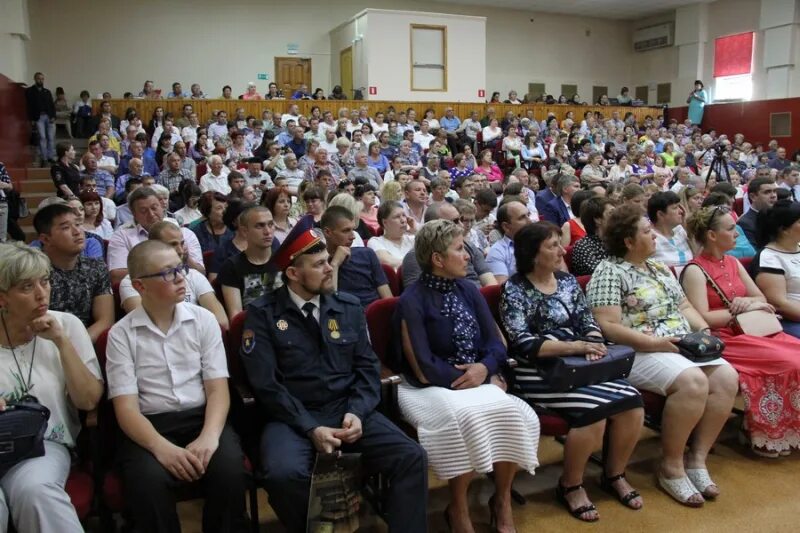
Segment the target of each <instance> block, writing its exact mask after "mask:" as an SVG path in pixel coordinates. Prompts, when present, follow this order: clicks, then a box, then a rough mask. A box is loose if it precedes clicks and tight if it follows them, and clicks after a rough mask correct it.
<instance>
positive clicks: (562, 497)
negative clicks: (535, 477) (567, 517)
mask: <svg viewBox="0 0 800 533" xmlns="http://www.w3.org/2000/svg"><path fill="white" fill-rule="evenodd" d="M582 488H583V484H581V485H573V486H572V487H565V486H563V485H562V484H561V481H559V482H558V486H557V487H556V498H557V499H558V501H559V502H561V504H562V505H563V506H564V507H566V508H567V511H568V512H569V514H571V515H572V516H573V517H575V518H577V519H578V520H580V521H581V522H597V521H598V520H600V517H599V516H595V517H594V518H592V519H586V518H582V517H581V515H582V514H584V513H589V512H592V511H597V507H595V506H594V504H593V503H590V504H589V505H582V506H580V507H578V508H577V509H573V508H572V507H571V506H570V504H569V502H568V501H567V494H569V493H570V492H575V491H576V490H580V489H582Z"/></svg>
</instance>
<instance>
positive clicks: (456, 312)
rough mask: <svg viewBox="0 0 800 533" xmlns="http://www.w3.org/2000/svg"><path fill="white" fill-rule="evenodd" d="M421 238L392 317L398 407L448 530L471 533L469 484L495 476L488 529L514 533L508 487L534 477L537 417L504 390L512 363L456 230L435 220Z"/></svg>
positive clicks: (518, 399)
mask: <svg viewBox="0 0 800 533" xmlns="http://www.w3.org/2000/svg"><path fill="white" fill-rule="evenodd" d="M417 239H418V240H417V243H416V246H415V247H414V253H415V255H416V259H417V262H418V263H419V265H420V267H421V269H422V274H421V275H420V277H419V279H418V280H417V281H416V282H414V283H412V284H411V285H410V286H409V287H407V288H406V290H405V291H404V292H403V295H402V296H401V297H400V300H399V301H398V304H397V310H396V311H395V315H394V317H393V319H392V326H393V331H394V335H395V337H394V338H395V345H396V346H397V350H396V353H395V354H394V357H393V365H392V366H393V367H394V369H395V370H396V371H398V372H401V373H402V374H403V375H404V376H405V380H404V382H403V383H401V384H400V386H399V389H398V404H399V407H400V410H401V412H402V414H403V417H404V418H405V419H406V420H408V421H409V423H410V424H411V425H412V426H414V428H416V430H417V434H418V435H419V441H420V444H422V447H423V448H425V451H426V452H427V454H428V459H429V461H430V465H431V467H432V468H433V471H434V473H435V474H436V476H437V477H438V478H439V479H443V480H447V482H448V485H449V488H450V503H449V504H448V505H447V507H446V509H445V521H446V522H447V524H448V528H449V529H452V530H453V531H458V532H463V533H465V532H472V531H473V527H472V522H471V519H470V513H469V498H468V490H469V485H470V481H471V480H472V479H473V478H474V477H475V474H476V473H479V474H480V473H488V472H493V473H494V481H495V493H494V495H493V496H492V497H491V498H490V499H489V516H490V525H491V527H492V529H493V530H495V531H504V532H505V531H514V517H513V514H512V508H511V483H512V481H513V479H514V475H515V473H516V472H517V471H518V470H520V469H521V470H526V471H528V472H531V473H533V471H534V469H535V468H536V467H537V466H538V458H537V452H538V445H539V419H538V418H537V417H536V413H535V412H534V411H533V409H532V408H531V407H530V406H529V405H527V404H526V403H525V402H524V401H523V400H521V399H520V398H517V397H515V396H511V395H509V394H507V392H506V389H507V385H506V381H505V379H504V377H503V371H504V369H505V366H506V361H507V358H508V356H507V354H506V349H505V346H504V345H503V341H502V339H501V337H500V330H499V328H498V327H497V324H496V323H495V321H494V319H493V318H492V312H491V311H490V309H489V306H488V305H487V303H486V300H484V298H483V296H481V294H480V292H479V291H478V289H477V287H476V286H475V285H474V284H472V283H470V282H469V281H466V280H465V279H464V278H465V276H466V274H467V263H468V260H469V254H468V253H467V251H466V250H465V248H464V236H463V230H462V229H461V227H460V226H458V225H457V224H454V223H453V222H450V221H449V220H441V219H440V220H434V221H432V222H429V223H427V224H425V225H424V226H423V227H422V228H421V229H420V230H419V235H418V237H417ZM370 242H371V241H370Z"/></svg>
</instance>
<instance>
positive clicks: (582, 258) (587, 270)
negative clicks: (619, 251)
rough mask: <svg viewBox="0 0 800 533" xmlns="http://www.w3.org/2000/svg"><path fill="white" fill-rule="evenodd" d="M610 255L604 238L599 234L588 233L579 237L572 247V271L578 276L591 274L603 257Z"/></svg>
mask: <svg viewBox="0 0 800 533" xmlns="http://www.w3.org/2000/svg"><path fill="white" fill-rule="evenodd" d="M607 257H608V252H606V247H605V246H604V245H603V241H602V239H600V237H598V236H597V235H587V236H586V237H584V238H582V239H579V240H578V242H576V243H575V247H574V248H573V249H572V265H571V267H570V269H569V270H570V272H572V273H573V274H575V275H576V276H590V275H591V274H592V272H594V271H595V269H596V268H597V266H598V265H599V264H600V262H601V261H602V260H603V259H606V258H607Z"/></svg>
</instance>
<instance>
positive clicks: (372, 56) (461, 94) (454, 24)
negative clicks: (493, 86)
mask: <svg viewBox="0 0 800 533" xmlns="http://www.w3.org/2000/svg"><path fill="white" fill-rule="evenodd" d="M366 18H367V20H368V29H367V31H366V34H365V35H366V38H365V40H366V45H365V49H366V53H367V64H368V68H369V76H368V78H367V79H368V85H369V86H371V87H375V88H376V90H377V94H376V95H375V96H368V97H369V98H371V99H375V100H412V101H414V100H421V101H435V102H444V101H450V102H480V101H483V100H484V98H479V97H478V90H485V89H486V87H485V83H486V81H485V80H486V68H485V67H486V59H485V58H486V19H485V18H483V17H467V16H463V15H448V14H435V13H420V12H409V11H385V10H373V9H370V10H367V15H366ZM412 24H429V25H433V26H445V27H446V28H447V44H446V47H447V90H446V91H412V90H411V31H410V28H411V25H412ZM389 35H391V36H392V38H388V39H387V38H386V36H389Z"/></svg>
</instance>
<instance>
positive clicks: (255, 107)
mask: <svg viewBox="0 0 800 533" xmlns="http://www.w3.org/2000/svg"><path fill="white" fill-rule="evenodd" d="M109 101H110V102H111V110H112V112H113V113H114V114H115V115H117V116H118V117H120V118H124V117H125V111H126V110H127V109H128V108H129V107H133V108H134V109H136V112H137V113H138V114H139V116H140V117H141V119H142V122H143V123H144V124H145V125H147V122H148V121H149V120H150V118H151V117H152V115H153V111H155V109H156V108H157V107H159V106H160V107H163V108H164V111H166V112H170V113H172V114H173V115H174V116H175V117H179V116H181V113H182V110H183V105H184V104H187V103H188V104H192V106H193V107H194V111H195V112H196V113H197V114H198V117H199V119H200V121H201V122H202V121H205V120H208V119H209V117H211V115H212V112H213V111H217V110H224V111H226V112H227V113H228V117H229V119H230V118H232V117H233V115H234V113H235V111H236V109H238V108H243V109H244V112H245V116H248V115H253V116H255V117H258V118H260V117H261V113H262V112H263V111H266V110H269V111H272V112H273V113H276V112H277V113H285V112H286V110H287V109H288V108H289V106H290V105H291V104H297V106H298V107H299V108H300V114H301V115H306V116H308V115H309V114H310V113H311V108H312V107H314V106H319V108H320V109H321V110H322V111H323V112H324V111H332V112H333V114H334V117H336V115H337V113H338V112H339V110H340V109H343V108H344V109H348V110H350V109H358V108H360V107H362V106H363V107H366V108H367V110H368V113H369V115H370V116H373V115H374V114H375V113H376V112H378V111H383V112H385V111H386V110H387V109H388V108H389V107H390V106H392V107H394V109H395V110H396V111H397V112H400V111H405V110H407V109H408V108H412V109H414V110H415V111H416V112H417V121H419V120H421V119H422V117H423V116H424V113H425V110H427V109H433V111H434V113H435V116H436V118H437V119H438V118H441V117H442V116H444V110H445V108H447V107H452V108H453V111H454V112H455V115H456V116H457V117H459V118H460V119H461V120H464V119H466V118H469V116H470V113H471V112H472V111H477V112H478V115H479V116H480V117H484V116H486V110H487V109H488V108H490V107H493V108H494V109H495V111H496V112H497V116H498V118H502V117H503V116H505V113H506V112H508V111H512V112H513V113H514V114H517V115H520V116H522V117H524V116H527V114H528V111H529V110H531V111H533V116H534V117H535V118H536V120H544V119H545V117H547V115H548V113H554V114H555V116H556V118H557V119H558V120H559V121H561V120H563V119H564V118H565V117H566V115H567V112H569V111H572V112H573V113H574V114H575V120H576V121H578V122H579V121H580V120H582V119H583V114H584V113H585V112H586V111H600V112H601V113H602V114H603V116H605V117H611V113H612V112H614V111H619V113H620V118H623V117H624V116H625V114H626V113H628V112H631V113H633V114H634V116H635V117H636V120H637V122H641V121H643V120H644V118H645V116H647V115H651V116H652V117H653V118H655V117H656V116H657V115H660V114H662V112H663V111H662V109H661V108H660V107H620V106H593V105H589V106H579V105H567V104H553V105H547V104H521V105H514V104H482V103H472V104H471V103H463V102H397V101H376V100H255V101H254V100H179V99H170V100H137V99H134V100H121V99H113V100H109ZM93 106H94V111H95V113H96V112H97V110H98V108H99V106H100V101H99V100H94V101H93Z"/></svg>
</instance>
